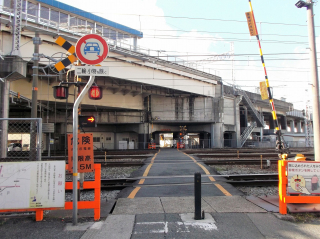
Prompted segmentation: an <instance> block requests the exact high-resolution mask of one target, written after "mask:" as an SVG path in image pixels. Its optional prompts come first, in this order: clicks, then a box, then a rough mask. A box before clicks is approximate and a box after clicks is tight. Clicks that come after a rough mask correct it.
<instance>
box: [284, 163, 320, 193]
mask: <svg viewBox="0 0 320 239" xmlns="http://www.w3.org/2000/svg"><path fill="white" fill-rule="evenodd" d="M288 193H292V194H294V193H299V194H300V193H302V194H315V195H319V194H320V163H319V162H310V161H305V162H288Z"/></svg>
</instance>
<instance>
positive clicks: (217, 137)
mask: <svg viewBox="0 0 320 239" xmlns="http://www.w3.org/2000/svg"><path fill="white" fill-rule="evenodd" d="M212 135H213V137H212ZM211 145H212V146H211V148H223V123H215V124H211Z"/></svg>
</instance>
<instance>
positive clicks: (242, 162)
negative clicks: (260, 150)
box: [203, 159, 278, 166]
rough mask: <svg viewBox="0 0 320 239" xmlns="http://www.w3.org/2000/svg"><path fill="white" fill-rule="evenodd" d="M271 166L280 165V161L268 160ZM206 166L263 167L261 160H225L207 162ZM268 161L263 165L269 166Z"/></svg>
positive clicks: (264, 161) (263, 162) (264, 160)
mask: <svg viewBox="0 0 320 239" xmlns="http://www.w3.org/2000/svg"><path fill="white" fill-rule="evenodd" d="M268 160H269V161H270V164H278V159H268ZM203 163H204V164H206V165H261V159H225V160H205V161H203ZM267 164H268V162H267V160H266V159H263V160H262V165H263V166H265V165H267Z"/></svg>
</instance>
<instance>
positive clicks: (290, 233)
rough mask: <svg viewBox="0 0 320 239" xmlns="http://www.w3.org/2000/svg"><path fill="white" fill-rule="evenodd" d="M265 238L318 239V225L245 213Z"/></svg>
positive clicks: (319, 231) (319, 234)
mask: <svg viewBox="0 0 320 239" xmlns="http://www.w3.org/2000/svg"><path fill="white" fill-rule="evenodd" d="M247 215H248V217H249V218H250V219H251V221H252V222H253V223H254V224H255V226H256V227H257V228H258V229H259V230H260V232H261V233H262V234H263V235H264V236H265V237H266V238H295V239H300V238H301V239H302V238H304V239H305V238H320V225H312V224H305V223H303V224H302V223H301V224H299V223H292V222H288V221H283V220H279V219H277V218H276V217H275V216H274V215H273V214H270V213H247Z"/></svg>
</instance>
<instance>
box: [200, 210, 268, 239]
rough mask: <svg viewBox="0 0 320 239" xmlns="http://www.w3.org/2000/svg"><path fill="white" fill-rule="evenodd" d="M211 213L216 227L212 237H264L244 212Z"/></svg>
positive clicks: (256, 238) (255, 238)
mask: <svg viewBox="0 0 320 239" xmlns="http://www.w3.org/2000/svg"><path fill="white" fill-rule="evenodd" d="M211 215H212V217H213V218H214V220H215V221H216V225H217V228H218V230H216V231H214V233H213V234H212V238H224V239H225V238H244V239H248V238H250V239H251V238H254V239H260V238H261V239H262V238H263V239H265V238H266V237H265V236H264V235H263V234H262V233H261V232H260V231H259V229H258V228H257V227H256V226H255V224H254V223H253V222H252V220H251V219H250V218H249V217H248V216H247V214H245V213H219V212H216V213H211ZM263 215H266V214H263ZM199 238H200V237H199Z"/></svg>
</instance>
